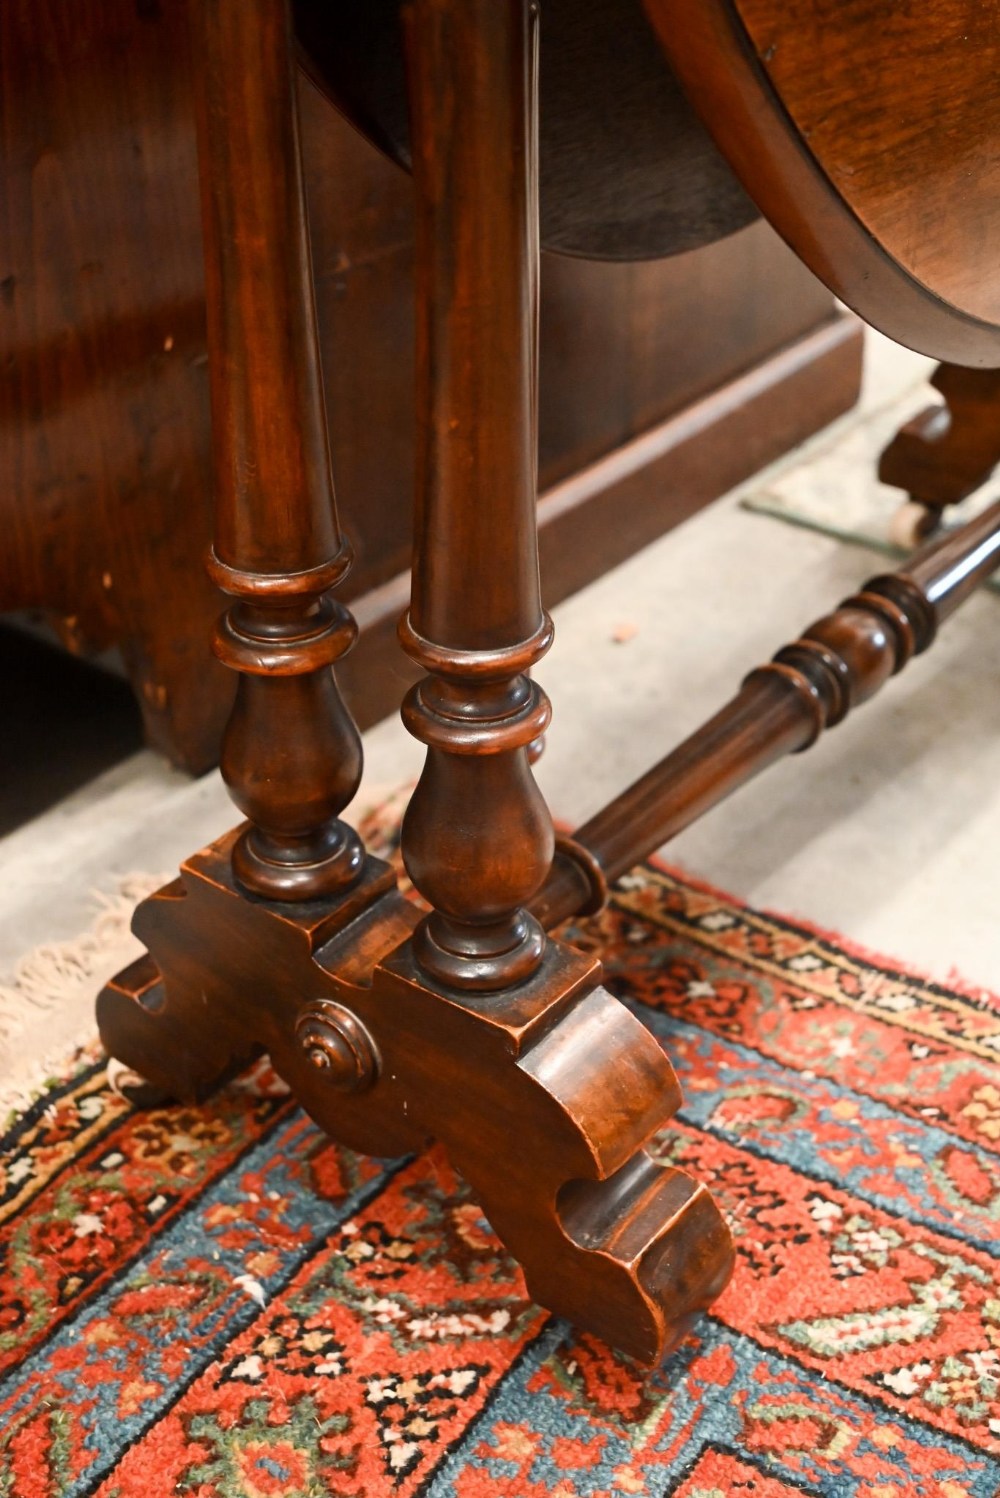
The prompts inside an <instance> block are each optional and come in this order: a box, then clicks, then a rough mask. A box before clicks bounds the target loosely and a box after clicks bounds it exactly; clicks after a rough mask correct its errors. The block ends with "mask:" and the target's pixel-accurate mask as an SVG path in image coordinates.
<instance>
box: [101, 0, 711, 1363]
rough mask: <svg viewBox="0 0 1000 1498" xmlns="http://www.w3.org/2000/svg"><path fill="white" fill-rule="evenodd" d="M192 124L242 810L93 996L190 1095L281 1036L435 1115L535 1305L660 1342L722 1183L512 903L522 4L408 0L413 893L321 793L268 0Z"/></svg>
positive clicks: (346, 726) (219, 549)
mask: <svg viewBox="0 0 1000 1498" xmlns="http://www.w3.org/2000/svg"><path fill="white" fill-rule="evenodd" d="M201 10H202V15H203V21H204V35H203V37H202V39H201V44H200V45H201V46H202V51H201V53H200V59H201V67H202V80H201V83H202V89H203V95H202V108H201V124H200V137H199V138H200V150H201V159H202V168H203V174H204V176H203V181H204V214H205V221H206V254H207V260H208V267H209V283H208V293H209V306H210V320H209V335H210V357H211V359H212V361H213V419H214V421H215V437H216V458H217V467H218V488H219V524H218V534H217V542H216V549H215V556H214V559H213V563H212V567H213V572H214V575H215V576H216V577H217V578H218V579H219V580H220V581H221V582H222V584H223V586H224V587H225V588H226V589H227V591H228V592H229V593H230V594H231V595H232V596H233V597H234V599H235V600H236V602H235V603H234V605H233V606H232V608H231V609H230V611H229V613H228V615H227V616H226V619H225V621H224V622H223V624H222V626H221V628H220V632H219V637H218V647H217V648H218V649H219V650H220V653H221V655H222V657H223V659H225V660H226V661H227V662H229V664H231V665H233V666H234V667H235V668H236V669H237V670H238V671H239V672H240V673H241V681H240V695H239V698H238V701H237V706H236V710H235V712H234V716H233V722H232V724H231V726H230V730H229V734H228V736H227V742H226V751H225V759H224V767H225V774H226V777H227V781H228V783H229V785H230V788H231V790H232V792H233V795H234V799H235V800H236V801H237V804H238V805H240V806H241V808H242V809H243V810H244V811H246V813H247V814H248V816H249V819H250V820H249V823H248V824H247V825H245V826H244V827H243V828H240V829H237V830H236V831H235V832H233V833H230V834H229V835H228V836H227V837H225V838H223V839H222V840H221V841H220V842H219V843H217V844H214V845H212V846H211V847H209V848H207V849H204V850H203V851H202V852H201V853H198V854H196V855H195V856H194V857H193V858H192V859H190V860H189V861H188V862H187V863H186V864H185V865H184V867H183V869H182V872H181V877H180V879H179V880H177V881H175V882H174V883H173V884H171V885H168V886H167V887H166V888H165V889H163V890H161V891H159V892H158V893H157V894H156V895H154V896H153V897H152V898H151V899H149V900H147V901H145V902H144V903H143V905H142V906H141V907H140V908H139V910H138V912H137V914H136V919H135V923H134V925H135V930H136V932H137V933H138V934H139V935H140V936H141V937H142V938H143V940H144V941H145V942H146V944H147V946H148V948H149V952H150V956H149V957H147V958H143V959H141V960H140V961H139V962H138V963H136V964H133V966H132V967H131V968H129V969H128V970H127V971H126V972H125V973H123V974H121V975H119V977H118V978H116V979H115V980H113V981H112V983H110V984H109V985H108V987H107V988H106V989H105V990H104V992H103V994H102V995H101V998H100V1000H99V1006H98V1008H99V1018H100V1022H101V1029H102V1034H103V1035H104V1037H105V1040H106V1043H107V1045H108V1048H109V1050H110V1051H111V1052H112V1054H114V1055H115V1056H117V1057H119V1058H121V1060H122V1061H124V1062H125V1063H127V1064H128V1065H130V1066H132V1067H133V1068H134V1069H135V1070H136V1071H138V1072H139V1073H140V1074H141V1075H142V1076H144V1077H147V1078H148V1079H149V1080H150V1081H151V1082H152V1083H154V1084H155V1085H158V1086H160V1087H163V1088H165V1089H167V1090H170V1091H173V1092H175V1093H177V1094H180V1095H182V1096H195V1097H197V1096H199V1095H201V1094H203V1093H204V1092H205V1091H207V1090H208V1089H209V1088H210V1087H211V1086H212V1085H213V1084H214V1083H216V1082H217V1081H218V1080H219V1079H220V1078H221V1077H222V1076H224V1075H225V1073H226V1072H227V1070H229V1069H231V1068H232V1067H233V1066H234V1065H236V1064H238V1063H239V1062H240V1061H241V1060H244V1059H246V1057H248V1056H249V1055H251V1054H253V1053H254V1052H255V1051H260V1050H266V1051H267V1052H269V1054H270V1056H271V1059H272V1061H273V1063H274V1065H275V1067H276V1068H277V1070H278V1071H279V1072H280V1074H281V1075H282V1076H283V1077H285V1078H286V1079H287V1081H288V1082H289V1084H290V1086H291V1087H292V1089H293V1091H294V1092H295V1094H296V1096H297V1097H298V1099H299V1100H300V1101H301V1102H302V1104H303V1105H304V1106H305V1107H306V1108H307V1109H308V1110H309V1112H310V1113H311V1114H312V1116H313V1117H314V1118H315V1119H316V1120H317V1121H318V1122H319V1123H320V1125H321V1126H322V1127H323V1128H324V1129H326V1130H327V1131H328V1132H329V1133H330V1134H331V1135H333V1136H334V1137H335V1138H337V1139H338V1140H340V1141H341V1142H343V1143H345V1144H347V1145H349V1146H351V1147H352V1148H355V1149H359V1150H364V1151H367V1152H370V1153H374V1154H380V1155H392V1154H398V1153H401V1152H403V1151H405V1150H413V1149H419V1148H421V1147H423V1146H424V1145H425V1144H426V1143H427V1142H428V1141H429V1140H431V1139H437V1140H439V1141H440V1142H441V1143H442V1144H443V1146H444V1147H445V1149H446V1150H447V1152H448V1153H449V1155H450V1157H451V1159H452V1161H453V1162H454V1164H455V1165H456V1166H457V1167H458V1168H459V1169H460V1170H461V1171H462V1172H463V1174H464V1175H465V1176H466V1178H467V1179H468V1181H469V1182H470V1184H471V1186H472V1188H473V1190H474V1192H475V1193H476V1195H477V1196H478V1198H479V1200H480V1202H481V1203H482V1205H483V1208H484V1210H485V1212H486V1214H487V1216H488V1217H489V1219H490V1221H491V1222H492V1224H493V1226H494V1227H495V1229H496V1230H497V1232H498V1233H499V1234H500V1236H501V1237H502V1238H503V1240H504V1242H505V1243H506V1244H507V1246H508V1247H509V1248H510V1250H511V1251H512V1252H513V1253H514V1255H515V1256H516V1257H517V1258H519V1259H520V1260H521V1262H522V1264H523V1266H524V1270H525V1275H526V1278H527V1282H528V1286H529V1289H530V1290H531V1292H532V1294H533V1295H534V1296H535V1297H536V1298H537V1299H538V1300H539V1301H540V1302H541V1303H542V1304H544V1305H546V1306H549V1307H551V1308H552V1309H554V1310H556V1311H558V1312H560V1313H562V1314H564V1315H567V1316H568V1317H570V1318H571V1319H572V1320H574V1321H575V1322H576V1323H578V1324H579V1325H580V1326H582V1327H585V1328H588V1329H589V1330H591V1331H594V1332H596V1333H598V1334H599V1335H600V1336H602V1337H604V1338H606V1339H607V1340H608V1341H609V1342H611V1343H612V1344H613V1345H615V1346H617V1347H619V1348H622V1349H624V1350H625V1351H627V1352H629V1353H631V1354H633V1355H634V1356H635V1357H637V1358H640V1359H642V1360H644V1361H646V1362H654V1361H656V1360H658V1359H659V1358H660V1357H662V1356H663V1354H664V1353H665V1352H666V1351H667V1350H669V1348H671V1347H672V1346H673V1345H675V1344H676V1342H677V1341H678V1339H679V1338H680V1337H681V1336H682V1335H683V1334H684V1332H685V1331H686V1330H687V1328H688V1327H689V1326H690V1324H691V1322H692V1320H693V1318H694V1317H695V1316H696V1315H697V1314H698V1312H699V1311H701V1310H702V1309H703V1308H704V1307H705V1306H706V1305H708V1304H709V1303H710V1302H711V1300H712V1299H713V1298H714V1296H715V1295H717V1294H718V1293H719V1291H720V1290H721V1289H722V1288H723V1286H724V1285H725V1283H726V1281H727V1279H728V1277H729V1273H730V1271H731V1267H732V1259H733V1250H732V1243H731V1240H730V1236H729V1231H728V1229H727V1227H726V1225H725V1223H724V1221H723V1219H722V1217H721V1215H720V1213H719V1210H718V1208H717V1207H716V1205H715V1203H714V1201H713V1200H712V1198H711V1196H710V1195H709V1193H708V1192H707V1191H706V1190H705V1189H704V1188H703V1187H702V1186H700V1185H699V1184H698V1183H697V1182H695V1181H694V1180H692V1179H691V1178H690V1177H689V1176H687V1175H685V1174H684V1173H683V1172H682V1171H679V1170H675V1169H673V1168H671V1167H665V1166H661V1165H659V1164H658V1163H656V1161H655V1160H654V1159H653V1158H652V1156H651V1155H650V1154H649V1153H648V1151H647V1148H646V1147H647V1145H648V1144H649V1143H650V1141H651V1140H652V1138H653V1136H654V1134H655V1133H656V1132H657V1131H658V1130H659V1129H660V1128H661V1127H662V1126H663V1124H665V1123H666V1122H667V1121H669V1119H670V1118H671V1116H672V1115H673V1113H674V1112H675V1111H676V1109H677V1107H678V1106H679V1103H680V1091H679V1088H678V1085H677V1081H676V1078H675V1076H674V1073H673V1071H672V1069H671V1066H670V1063H669V1061H668V1059H667V1057H666V1055H665V1054H664V1052H663V1051H662V1049H661V1048H660V1046H659V1044H658V1043H657V1041H656V1040H655V1039H654V1038H653V1036H652V1035H651V1034H650V1033H649V1031H648V1030H646V1029H645V1027H644V1026H643V1025H642V1024H641V1023H640V1022H639V1021H638V1020H637V1019H636V1018H635V1017H634V1016H633V1015H632V1014H631V1013H630V1012H629V1011H628V1010H627V1009H626V1008H625V1007H624V1005H622V1004H620V1003H619V1002H618V1001H617V1000H616V999H615V998H613V997H612V995H611V994H609V993H608V992H607V991H606V990H605V989H604V988H603V987H602V986H601V981H600V979H601V970H600V964H599V963H598V962H597V961H596V960H595V959H594V958H593V957H590V956H585V955H583V954H581V953H579V952H577V951H575V950H573V949H572V948H571V947H568V946H566V945H565V944H563V943H561V942H559V941H556V940H552V939H549V938H547V937H546V935H545V933H544V931H543V929H542V927H541V925H540V924H539V922H538V920H537V919H536V917H535V916H533V915H532V914H530V913H529V911H528V910H527V906H528V903H529V901H530V900H531V899H532V897H533V896H535V895H536V894H537V892H538V890H539V889H540V887H541V885H542V882H543V881H544V879H545V877H546V874H547V873H548V871H549V868H550V865H551V862H552V855H553V847H554V839H553V832H552V824H551V820H550V817H549V813H548V810H547V808H546V806H545V804H544V801H543V800H542V797H541V795H540V793H539V791H538V789H537V787H536V786H535V784H534V781H533V778H532V775H531V770H530V765H529V752H530V749H531V746H532V745H534V744H536V743H537V740H538V738H539V735H540V734H541V732H542V731H543V730H544V727H545V724H546V722H547V720H548V703H547V701H546V698H545V696H544V694H543V693H542V691H541V689H540V688H539V687H538V686H537V685H535V684H534V683H533V682H532V681H531V679H530V677H529V676H528V674H527V672H528V669H529V668H530V667H531V665H532V664H533V663H534V662H535V661H537V660H538V659H539V657H540V656H541V655H542V654H543V653H544V651H545V650H546V649H547V647H548V645H549V643H550V640H551V624H550V621H549V620H548V618H547V617H546V616H545V614H544V612H543V611H542V608H541V604H540V600H539V586H538V557H537V546H536V538H535V513H534V505H535V490H534V470H535V414H534V413H535V374H534V363H535V356H534V347H535V336H536V318H537V308H536V300H537V296H536V291H537V253H538V249H537V221H538V220H537V213H538V207H537V185H536V179H537V146H536V134H535V93H536V64H535V37H536V19H537V18H536V10H537V7H536V6H535V5H533V4H529V3H528V0H414V3H413V4H412V5H411V6H410V7H409V8H408V14H407V25H408V38H409V40H408V53H409V66H410V85H411V91H412V102H413V135H414V163H415V178H416V187H417V204H418V210H417V220H418V283H419V284H418V325H419V339H418V355H419V364H420V376H419V392H418V402H419V426H420V432H421V436H420V457H419V478H418V503H417V525H416V536H417V540H416V549H415V565H414V591H413V603H412V607H411V609H410V612H409V614H408V615H407V618H406V620H405V621H404V623H403V625H402V626H401V632H402V637H403V641H404V644H405V645H406V647H407V649H408V650H409V651H410V653H411V654H412V655H413V656H414V658H415V659H416V660H417V661H418V662H419V663H420V664H421V665H422V666H423V667H424V668H425V670H426V671H427V673H428V674H427V676H426V677H425V679H424V680H423V681H422V682H421V683H420V684H419V685H418V686H417V687H416V688H415V689H414V690H413V692H411V693H410V695H409V696H408V698H407V700H406V703H405V705H404V716H405V719H406V722H407V724H408V726H409V727H410V728H411V729H412V731H413V732H414V733H416V734H417V736H418V737H419V738H420V739H421V740H422V741H423V742H424V743H425V744H426V745H427V762H426V766H425V769H424V773H423V776H422V777H421V780H420V784H419V786H418V787H417V790H416V792H415V794H414V797H413V801H412V804H411V807H410V810H409V812H408V814H407V817H406V820H405V826H404V835H403V849H404V856H405V859H406V862H407V866H408V868H409V870H410V873H411V874H412V877H413V879H414V882H415V884H416V886H417V888H418V889H419V890H420V891H421V892H422V893H423V895H424V896H425V897H426V899H427V900H428V902H429V903H430V904H431V906H432V907H433V909H432V911H431V913H430V914H429V915H427V916H426V917H424V916H423V915H422V914H421V911H420V909H419V908H418V907H417V905H416V904H415V903H413V902H412V901H408V900H404V899H403V898H402V897H401V896H400V895H399V894H398V892H397V891H396V889H395V881H394V878H393V876H392V874H391V872H390V870H389V869H388V868H387V867H386V866H385V865H384V864H380V863H378V862H377V861H376V860H373V859H371V858H365V855H364V853H363V850H362V849H361V847H360V844H359V842H358V840H357V838H356V836H355V834H354V833H353V832H351V831H350V830H349V829H348V828H346V827H345V826H344V824H343V823H342V822H341V821H340V819H339V814H340V812H341V811H342V809H343V807H344V806H345V805H346V802H347V800H348V799H349V797H350V795H351V794H352V792H353V789H354V787H355V785H356V783H357V778H358V774H359V771H360V754H359V747H358V741H357V736H356V734H355V732H354V729H353V727H352V725H351V723H350V720H349V719H348V717H347V715H346V714H345V712H344V710H343V707H342V705H341V703H340V700H339V698H338V696H337V693H336V686H335V684H334V680H333V676H332V672H331V670H330V666H331V663H332V661H333V660H334V659H336V658H337V656H338V655H339V654H340V653H342V651H343V650H344V649H345V648H346V647H347V645H348V644H349V643H350V640H351V635H352V626H351V622H350V619H349V616H347V614H346V612H345V611H344V610H342V609H340V608H339V607H337V606H336V605H334V604H333V603H332V602H331V601H330V600H329V596H328V590H329V588H330V587H331V586H332V584H333V583H334V582H335V581H336V580H337V579H338V578H339V577H340V576H341V575H342V573H343V570H344V567H345V549H344V546H343V543H342V541H341V538H340V534H339V530H338V528H337V523H336V517H335V513H334V510H333V493H332V487H331V485H330V481H329V470H328V460H327V452H326V444H325V436H324V433H323V425H322V408H321V402H320V387H319V374H318V362H317V355H316V336H315V318H314V311H313V305H312V289H311V279H310V272H309V264H308V253H307V250H306V241H305V234H304V221H303V204H302V189H301V177H300V174H299V167H298V147H297V139H296V127H295V110H294V95H293V92H292V86H291V73H290V69H291V61H290V55H291V54H290V48H289V34H288V22H287V12H286V9H285V0H201Z"/></svg>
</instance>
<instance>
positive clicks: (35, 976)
mask: <svg viewBox="0 0 1000 1498" xmlns="http://www.w3.org/2000/svg"><path fill="white" fill-rule="evenodd" d="M165 882H166V880H165V877H164V876H163V875H154V874H138V873H132V874H126V875H125V876H124V877H123V878H122V879H120V880H119V881H118V883H117V884H116V886H115V887H114V889H113V890H112V891H111V892H110V893H107V892H104V891H98V890H95V891H94V892H93V894H92V898H93V899H94V901H95V902H96V904H97V906H98V913H97V915H96V917H95V919H94V921H93V924H92V925H91V927H90V929H89V930H87V931H84V932H83V933H81V935H79V936H76V937H73V938H71V939H69V940H67V941H60V942H47V943H45V944H44V945H42V946H39V947H35V948H34V950H33V951H31V952H28V953H27V954H26V955H25V956H24V957H22V958H21V959H20V961H19V962H18V963H17V966H16V967H15V969H14V973H13V975H12V977H11V979H10V980H9V981H8V982H6V983H0V1117H2V1118H6V1117H7V1116H8V1115H9V1114H10V1112H11V1111H12V1110H21V1109H23V1108H25V1107H27V1106H28V1105H29V1104H30V1103H31V1102H32V1101H33V1099H34V1098H35V1097H37V1096H38V1095H39V1093H41V1092H42V1091H45V1090H46V1087H47V1086H48V1085H49V1084H50V1082H51V1081H52V1079H53V1077H54V1075H58V1076H59V1077H61V1076H63V1075H65V1074H66V1069H67V1066H69V1069H70V1070H72V1066H73V1065H75V1064H76V1062H77V1060H78V1058H79V1056H80V1053H81V1049H82V1048H83V1047H84V1046H85V1044H86V1042H87V1041H90V1040H92V1039H93V1036H94V1010H93V1002H94V998H95V997H96V994H97V991H98V989H99V988H100V987H101V985H102V984H103V983H104V982H105V981H106V980H107V979H108V978H109V977H111V975H112V974H113V973H115V972H117V971H118V969H119V968H120V967H124V966H126V965H127V964H128V963H129V962H131V961H133V959H134V958H135V957H137V956H138V955H139V953H140V951H141V950H142V948H141V946H140V944H139V943H138V942H137V940H136V938H135V937H134V936H133V935H132V931H131V921H132V913H133V911H134V910H135V907H136V905H137V904H138V903H139V901H140V900H142V899H144V898H145V897H146V896H147V895H149V894H152V893H153V891H154V890H156V889H158V888H159V887H160V886H161V885H162V884H164V883H165ZM46 1017H49V1018H50V1019H52V1020H54V1021H55V1028H56V1030H57V1031H58V1040H56V1039H55V1038H54V1037H53V1035H52V1032H51V1028H50V1027H49V1026H46V1033H45V1037H44V1044H45V1051H44V1054H39V1050H38V1048H37V1046H35V1045H31V1044H30V1043H29V1044H27V1045H26V1046H24V1047H20V1046H18V1047H15V1046H14V1045H13V1044H12V1042H15V1041H18V1040H20V1039H21V1038H22V1037H25V1038H29V1037H31V1034H32V1032H33V1031H34V1030H36V1029H37V1027H38V1026H39V1024H40V1023H41V1022H42V1021H43V1020H44V1019H46ZM23 1051H26V1052H27V1054H23ZM19 1052H22V1054H18V1053H19ZM68 1053H71V1054H68Z"/></svg>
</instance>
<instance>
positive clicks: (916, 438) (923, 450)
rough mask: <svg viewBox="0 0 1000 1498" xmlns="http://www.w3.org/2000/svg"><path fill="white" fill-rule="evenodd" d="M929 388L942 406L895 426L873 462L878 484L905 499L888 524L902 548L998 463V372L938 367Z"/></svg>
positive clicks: (924, 532) (929, 529)
mask: <svg viewBox="0 0 1000 1498" xmlns="http://www.w3.org/2000/svg"><path fill="white" fill-rule="evenodd" d="M931 384H932V385H933V386H934V388H935V390H937V391H938V392H939V393H940V394H941V396H943V398H944V400H943V404H941V405H936V406H928V407H927V408H926V409H925V410H923V411H921V412H919V413H918V414H917V415H916V416H914V417H913V418H912V420H910V421H908V422H907V423H906V425H905V426H904V427H901V428H900V430H899V431H898V432H897V433H896V435H895V437H893V439H892V441H891V442H890V443H889V445H888V447H887V448H886V449H885V451H884V452H883V453H882V456H881V458H880V460H879V469H878V476H879V478H880V479H881V481H882V483H883V484H891V485H892V486H893V487H895V488H897V489H904V490H905V491H906V493H907V494H908V495H909V496H910V498H909V501H908V503H906V504H904V505H902V506H901V507H900V510H899V511H898V512H897V514H896V516H895V517H894V519H893V522H892V531H893V539H894V540H896V541H898V542H899V543H900V544H903V545H907V546H912V545H914V544H916V543H917V542H918V541H921V540H923V539H925V538H926V537H927V536H929V535H930V534H931V533H932V532H933V531H934V529H935V528H936V526H937V525H938V524H939V523H940V520H941V514H942V511H943V510H944V509H946V508H947V506H948V505H953V504H957V503H958V502H959V501H960V500H963V499H965V498H966V496H967V495H969V494H972V493H973V491H974V490H976V489H978V488H979V487H980V486H981V485H982V484H985V482H986V480H987V479H988V478H989V476H990V474H991V473H992V472H993V470H994V468H995V467H996V465H997V464H998V463H1000V371H998V370H995V369H961V368H959V367H958V366H957V365H955V364H940V365H938V368H937V370H936V371H935V373H934V376H933V378H932V380H931Z"/></svg>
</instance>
